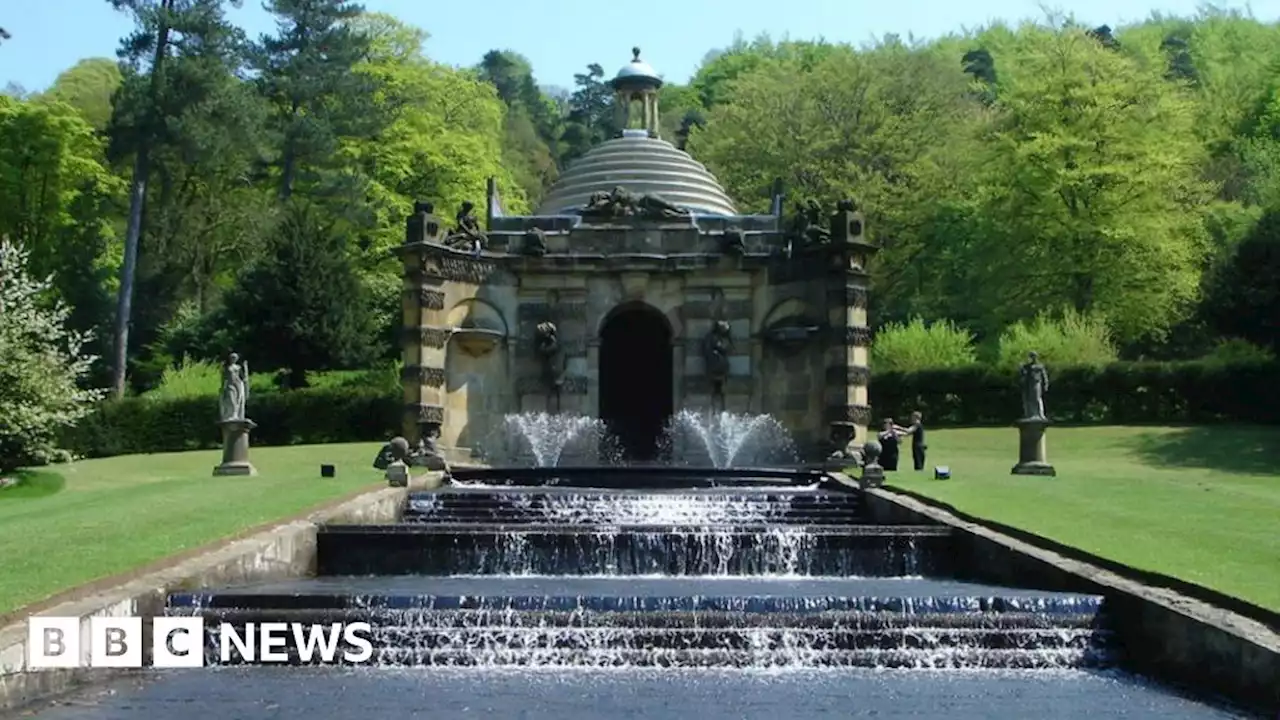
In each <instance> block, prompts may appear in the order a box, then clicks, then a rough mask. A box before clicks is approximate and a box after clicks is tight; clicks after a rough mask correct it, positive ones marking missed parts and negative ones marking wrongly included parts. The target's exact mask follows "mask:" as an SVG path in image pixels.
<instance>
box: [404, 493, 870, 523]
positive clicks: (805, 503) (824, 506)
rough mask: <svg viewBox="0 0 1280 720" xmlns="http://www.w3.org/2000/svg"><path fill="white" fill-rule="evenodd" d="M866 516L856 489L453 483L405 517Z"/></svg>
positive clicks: (762, 519)
mask: <svg viewBox="0 0 1280 720" xmlns="http://www.w3.org/2000/svg"><path fill="white" fill-rule="evenodd" d="M861 517H862V504H861V501H860V498H859V497H858V495H856V494H854V493H837V492H825V491H790V492H779V491H777V490H774V491H767V492H766V491H759V490H757V491H751V492H744V491H740V490H733V491H723V490H722V491H714V492H713V491H698V492H685V493H675V492H643V491H619V492H611V493H608V492H600V491H584V490H579V489H555V488H542V489H537V490H519V491H512V490H498V489H484V490H476V489H457V488H453V489H450V490H447V491H443V492H433V493H415V494H413V495H411V496H410V498H409V501H408V503H407V505H406V508H405V513H404V522H406V523H419V522H529V523H543V522H546V523H555V524H567V523H573V524H612V525H631V524H646V523H648V524H653V523H663V522H665V523H673V522H678V523H685V524H706V523H719V524H726V523H727V524H737V525H759V524H768V523H779V522H784V523H796V524H811V523H817V524H844V523H850V524H852V523H856V522H857V521H859V520H860V519H861Z"/></svg>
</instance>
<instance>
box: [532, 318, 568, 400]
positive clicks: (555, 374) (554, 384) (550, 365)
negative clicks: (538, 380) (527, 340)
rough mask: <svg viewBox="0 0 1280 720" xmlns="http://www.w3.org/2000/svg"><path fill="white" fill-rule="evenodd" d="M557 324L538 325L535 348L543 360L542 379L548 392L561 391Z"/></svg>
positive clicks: (545, 323)
mask: <svg viewBox="0 0 1280 720" xmlns="http://www.w3.org/2000/svg"><path fill="white" fill-rule="evenodd" d="M556 333H557V330H556V324H555V323H553V322H542V323H538V327H537V334H536V338H535V340H534V348H535V349H536V350H537V352H538V357H539V359H541V360H542V379H543V381H544V382H545V383H546V385H547V390H549V391H555V390H559V389H560V383H561V382H562V378H561V377H560V340H559V338H558V337H557V336H556Z"/></svg>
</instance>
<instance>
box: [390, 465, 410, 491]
mask: <svg viewBox="0 0 1280 720" xmlns="http://www.w3.org/2000/svg"><path fill="white" fill-rule="evenodd" d="M386 478H387V485H388V486H390V487H409V466H408V465H406V464H404V462H403V461H401V460H396V461H394V462H392V463H391V464H390V465H388V466H387V472H386Z"/></svg>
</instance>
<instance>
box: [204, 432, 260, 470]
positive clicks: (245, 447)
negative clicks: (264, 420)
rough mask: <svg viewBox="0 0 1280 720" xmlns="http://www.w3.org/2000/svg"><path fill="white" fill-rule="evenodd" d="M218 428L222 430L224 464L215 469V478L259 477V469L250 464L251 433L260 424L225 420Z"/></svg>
mask: <svg viewBox="0 0 1280 720" xmlns="http://www.w3.org/2000/svg"><path fill="white" fill-rule="evenodd" d="M218 426H219V427H221V428H222V464H221V465H219V466H217V467H215V468H214V469H213V476H214V477H223V476H227V475H257V474H258V470H257V468H255V467H254V466H253V463H251V462H249V431H250V430H252V429H254V428H256V427H258V424H257V423H255V422H254V421H252V420H250V419H248V418H245V419H243V420H223V421H221V422H219V423H218Z"/></svg>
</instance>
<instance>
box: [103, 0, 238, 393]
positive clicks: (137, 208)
mask: <svg viewBox="0 0 1280 720" xmlns="http://www.w3.org/2000/svg"><path fill="white" fill-rule="evenodd" d="M108 2H110V3H111V5H112V6H113V7H115V8H116V9H117V10H122V11H126V12H128V13H130V14H131V15H132V16H133V18H134V22H135V25H136V29H135V31H134V32H133V34H131V35H129V36H126V37H125V38H124V39H123V40H122V41H121V45H120V49H119V51H118V53H117V54H118V55H119V56H120V61H121V65H122V67H123V69H124V71H125V77H124V82H123V84H122V85H121V87H120V90H119V92H118V93H117V94H116V97H115V102H114V103H113V104H114V106H115V108H114V112H113V115H112V118H111V127H110V128H109V130H108V134H109V135H110V138H111V148H110V150H111V154H112V155H113V156H115V157H117V158H119V157H127V156H132V158H133V177H132V179H131V185H130V189H129V216H128V225H127V227H126V230H125V242H124V261H123V262H122V263H121V265H120V291H119V296H118V300H117V307H116V327H115V352H114V357H113V358H112V359H113V363H112V378H111V386H112V387H111V390H112V392H113V393H114V394H115V395H116V396H117V397H118V396H120V395H123V394H124V389H125V375H126V372H127V369H128V361H129V329H130V324H131V322H132V320H133V292H134V281H135V277H136V274H137V266H138V244H139V240H140V238H141V236H142V222H143V209H144V206H145V203H146V197H147V183H148V182H149V180H150V177H151V170H152V160H153V157H152V155H153V152H154V151H155V149H156V148H157V147H159V146H161V145H163V144H164V143H165V142H166V141H169V140H171V139H172V136H173V134H174V132H175V128H174V126H175V124H176V123H175V122H174V120H175V118H178V117H180V116H181V115H182V112H183V111H184V110H185V109H186V108H189V107H193V106H196V105H198V104H199V103H200V102H201V101H202V100H203V99H204V96H205V95H206V94H207V93H208V92H210V89H209V88H208V85H209V83H210V81H212V82H214V83H217V82H220V80H221V74H219V73H217V72H210V71H212V70H222V71H225V69H226V63H227V60H228V58H229V57H231V56H232V55H233V53H232V48H234V46H235V45H236V44H237V43H238V41H239V38H240V33H239V31H238V30H237V29H236V28H234V27H233V26H231V25H230V24H228V23H227V22H226V19H225V17H224V15H223V5H224V4H225V2H226V0H108Z"/></svg>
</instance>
